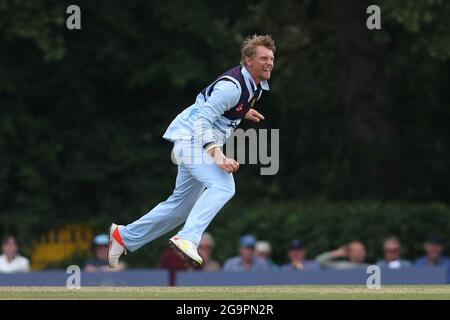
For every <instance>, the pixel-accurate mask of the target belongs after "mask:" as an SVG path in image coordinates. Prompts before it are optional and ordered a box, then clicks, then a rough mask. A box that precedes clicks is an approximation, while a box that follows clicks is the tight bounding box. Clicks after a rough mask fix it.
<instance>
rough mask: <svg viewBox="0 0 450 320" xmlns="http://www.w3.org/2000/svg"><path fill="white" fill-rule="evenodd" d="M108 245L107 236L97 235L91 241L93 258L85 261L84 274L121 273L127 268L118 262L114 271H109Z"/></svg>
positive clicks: (123, 263) (124, 264)
mask: <svg viewBox="0 0 450 320" xmlns="http://www.w3.org/2000/svg"><path fill="white" fill-rule="evenodd" d="M108 245H109V236H108V235H107V234H99V235H97V236H95V237H94V239H93V241H92V253H93V255H94V257H93V258H91V259H88V260H86V262H85V265H84V271H86V272H111V271H122V270H125V269H126V268H127V265H126V263H125V262H123V261H121V262H119V265H118V266H117V268H115V269H111V268H110V267H109V265H108Z"/></svg>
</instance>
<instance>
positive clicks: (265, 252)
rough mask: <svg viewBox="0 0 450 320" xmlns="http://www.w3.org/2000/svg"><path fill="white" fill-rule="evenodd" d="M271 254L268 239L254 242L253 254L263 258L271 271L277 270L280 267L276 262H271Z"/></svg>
mask: <svg viewBox="0 0 450 320" xmlns="http://www.w3.org/2000/svg"><path fill="white" fill-rule="evenodd" d="M271 255H272V246H271V245H270V243H269V242H268V241H257V242H256V245H255V256H256V257H258V258H261V259H262V260H265V261H266V262H267V263H268V264H269V266H270V268H271V269H272V270H273V271H277V270H279V269H280V267H279V266H278V265H277V264H275V262H273V260H272V258H271Z"/></svg>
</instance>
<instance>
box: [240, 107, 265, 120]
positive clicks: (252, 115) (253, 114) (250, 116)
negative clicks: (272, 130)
mask: <svg viewBox="0 0 450 320" xmlns="http://www.w3.org/2000/svg"><path fill="white" fill-rule="evenodd" d="M245 119H247V120H250V121H254V122H260V121H261V120H264V119H265V118H264V116H263V115H262V114H261V113H259V112H258V111H256V110H255V109H250V110H248V112H247V113H246V114H245Z"/></svg>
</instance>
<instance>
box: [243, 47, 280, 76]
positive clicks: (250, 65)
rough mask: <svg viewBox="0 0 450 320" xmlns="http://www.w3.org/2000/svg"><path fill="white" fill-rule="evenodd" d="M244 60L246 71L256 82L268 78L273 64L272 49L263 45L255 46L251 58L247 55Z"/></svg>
mask: <svg viewBox="0 0 450 320" xmlns="http://www.w3.org/2000/svg"><path fill="white" fill-rule="evenodd" d="M245 61H246V65H247V69H248V71H249V72H250V74H251V75H252V77H253V80H255V82H256V83H257V84H258V83H259V82H261V81H264V80H269V79H270V75H271V74H272V69H273V64H274V55H273V51H272V50H270V49H268V48H266V47H263V46H257V47H256V54H255V56H254V57H253V59H251V58H248V57H247V58H246V59H245Z"/></svg>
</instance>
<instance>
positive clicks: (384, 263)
mask: <svg viewBox="0 0 450 320" xmlns="http://www.w3.org/2000/svg"><path fill="white" fill-rule="evenodd" d="M383 253H384V260H380V261H378V262H377V265H378V266H380V267H381V268H389V269H400V268H407V267H410V266H411V262H410V261H408V260H404V259H401V258H400V255H401V253H402V246H401V243H400V240H398V238H397V237H389V238H386V239H385V240H384V242H383Z"/></svg>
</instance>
